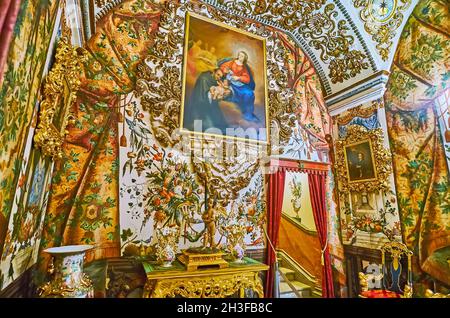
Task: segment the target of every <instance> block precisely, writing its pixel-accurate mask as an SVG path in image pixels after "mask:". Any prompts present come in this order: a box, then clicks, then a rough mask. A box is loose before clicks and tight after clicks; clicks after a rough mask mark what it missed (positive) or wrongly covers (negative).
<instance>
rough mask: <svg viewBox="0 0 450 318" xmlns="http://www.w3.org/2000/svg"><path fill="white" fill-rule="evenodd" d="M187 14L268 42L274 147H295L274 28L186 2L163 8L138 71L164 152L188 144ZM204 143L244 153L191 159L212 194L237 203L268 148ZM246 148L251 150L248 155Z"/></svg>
mask: <svg viewBox="0 0 450 318" xmlns="http://www.w3.org/2000/svg"><path fill="white" fill-rule="evenodd" d="M186 11H192V12H195V13H197V14H201V15H204V16H207V17H209V18H213V19H215V20H217V21H220V22H225V23H227V24H229V25H232V26H234V27H238V28H241V29H245V30H247V31H250V32H254V33H257V34H258V35H259V36H264V37H266V39H267V41H266V54H267V59H268V60H267V65H268V70H267V72H268V75H267V79H268V89H269V123H271V127H275V129H274V130H273V131H272V135H274V133H276V135H277V136H276V137H277V138H279V140H278V141H277V143H273V144H275V145H280V146H279V147H278V148H277V146H274V147H273V148H272V151H280V149H282V147H283V145H286V144H287V143H288V142H289V138H290V135H291V130H292V127H293V126H294V125H295V116H294V115H291V114H290V113H292V112H293V111H292V107H293V106H292V105H294V104H293V103H291V98H292V95H293V92H292V90H291V89H290V88H286V87H288V85H287V69H286V68H285V66H284V65H285V59H286V57H285V50H284V47H283V46H282V45H281V43H280V41H279V39H278V38H277V36H276V35H275V33H274V31H273V30H272V29H269V28H266V27H264V26H263V25H261V24H258V23H256V22H255V23H251V24H249V23H248V21H246V20H245V19H243V18H240V17H237V16H235V15H232V14H230V13H228V12H225V11H222V10H218V9H216V8H214V7H212V6H208V5H205V4H203V3H201V2H193V1H188V2H183V3H179V2H177V1H168V2H166V3H165V4H164V5H163V6H162V12H161V21H160V24H159V32H158V33H157V36H156V38H155V42H154V44H153V46H152V48H151V50H150V52H149V54H148V56H147V57H146V59H145V60H144V61H143V62H141V64H140V65H139V66H138V73H137V78H138V80H137V82H136V90H135V93H136V96H137V97H139V98H140V101H141V105H142V107H143V109H144V110H145V111H148V112H149V114H150V123H151V128H152V131H153V135H154V136H155V138H156V140H157V141H158V142H159V143H160V144H161V145H162V146H164V147H178V146H179V145H180V144H184V143H185V142H186V135H184V134H180V133H178V128H179V127H180V122H179V117H180V109H181V98H182V97H181V95H182V94H181V92H182V91H181V90H182V82H181V68H182V61H183V42H184V41H183V39H184V26H185V24H184V23H185V22H184V16H185V14H186ZM187 139H188V140H187V141H188V142H195V141H196V139H195V138H193V137H192V139H193V140H189V138H187ZM182 141H183V142H182ZM197 141H198V140H197ZM271 141H272V139H271ZM201 142H203V146H202V147H204V146H205V147H210V146H212V145H211V143H213V142H217V144H215V145H214V148H217V149H226V148H229V147H234V148H236V149H238V150H239V151H238V152H236V155H234V156H231V157H229V158H226V159H225V158H224V157H223V156H222V155H219V156H217V157H216V158H214V157H212V158H208V160H206V159H205V157H204V155H203V148H202V151H201V154H199V153H197V154H194V155H192V156H190V157H191V163H192V167H193V170H194V171H195V173H196V174H197V177H198V178H199V179H201V180H202V181H205V180H207V181H208V184H209V187H210V189H208V190H210V191H211V194H213V195H216V196H217V198H218V199H219V200H221V201H222V202H223V203H224V204H225V203H226V202H229V200H232V199H235V198H236V196H237V195H238V192H239V191H240V190H242V189H243V188H245V187H246V186H248V184H249V183H250V181H251V179H252V178H253V176H254V175H255V173H256V172H257V171H258V169H259V168H260V160H259V159H258V154H261V151H262V150H264V149H265V148H264V147H265V146H263V145H260V144H254V145H249V144H248V143H245V142H241V141H237V140H233V141H232V142H229V141H226V140H220V141H217V140H216V141H211V140H207V139H203V140H202V141H201ZM243 149H245V151H242V150H243ZM194 150H195V149H194ZM197 150H198V149H197ZM245 152H247V153H245ZM228 154H230V153H228ZM243 155H244V156H243Z"/></svg>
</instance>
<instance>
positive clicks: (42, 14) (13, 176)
mask: <svg viewBox="0 0 450 318" xmlns="http://www.w3.org/2000/svg"><path fill="white" fill-rule="evenodd" d="M58 8H59V1H46V2H42V1H21V2H20V8H19V14H18V17H17V21H16V24H15V26H14V33H13V36H12V39H11V43H10V46H9V53H8V55H7V59H6V64H5V68H4V72H3V75H4V78H3V82H2V85H1V87H0V101H1V105H0V144H1V145H2V147H1V149H0V170H1V180H0V252H1V259H2V268H1V275H0V276H1V278H0V288H2V287H3V288H4V287H5V284H6V283H7V282H10V281H11V279H13V278H16V277H18V275H20V274H21V273H22V272H23V271H24V270H26V269H27V268H28V267H29V266H30V265H32V264H33V262H34V260H35V257H36V255H35V254H34V253H33V249H34V244H36V243H37V239H38V237H39V236H40V232H41V231H40V225H41V221H42V214H41V213H39V212H40V211H39V209H37V207H38V206H40V204H41V203H42V201H41V199H42V196H41V194H42V193H44V189H43V188H44V187H45V185H44V183H45V182H44V181H45V180H44V179H45V173H46V171H47V168H48V166H46V164H45V163H44V162H42V161H40V160H39V159H38V157H37V156H38V155H37V154H34V155H33V156H32V157H30V147H31V139H30V136H32V132H33V130H34V127H35V124H36V110H37V100H38V97H39V88H40V84H41V80H42V74H43V72H44V68H45V64H46V60H47V58H48V55H49V53H48V51H49V45H50V41H51V39H52V34H53V31H54V26H55V21H56V18H57V12H58ZM27 166H30V168H27ZM27 173H28V174H29V175H27ZM36 173H37V174H36ZM41 173H42V175H41ZM33 179H34V180H35V182H36V187H34V188H33V189H31V188H28V185H30V182H31V180H33ZM38 180H41V182H38ZM42 182H44V183H42ZM41 186H42V187H41ZM25 187H27V188H28V191H27V192H26V193H25V192H24V191H23V190H24V188H25ZM16 196H17V197H16ZM24 196H25V197H24ZM15 198H16V199H15ZM31 206H34V207H35V208H34V210H33V211H31V210H29V209H27V208H26V207H31ZM8 225H9V226H8ZM6 243H7V244H6ZM17 253H18V254H17ZM19 254H20V255H22V256H23V257H24V259H23V260H19V259H16V260H15V261H17V264H18V267H17V268H15V269H14V265H13V264H12V262H13V260H12V259H9V258H8V260H9V261H8V262H5V259H6V258H7V257H12V256H13V255H19ZM18 258H19V257H18ZM10 262H11V263H10ZM15 264H16V263H15ZM7 265H8V267H7ZM6 276H8V277H6Z"/></svg>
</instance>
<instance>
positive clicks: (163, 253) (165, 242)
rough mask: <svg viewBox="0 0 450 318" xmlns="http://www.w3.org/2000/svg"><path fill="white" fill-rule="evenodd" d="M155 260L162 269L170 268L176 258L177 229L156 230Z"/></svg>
mask: <svg viewBox="0 0 450 318" xmlns="http://www.w3.org/2000/svg"><path fill="white" fill-rule="evenodd" d="M157 233H158V242H157V244H156V258H157V260H158V262H159V263H160V264H161V266H162V267H170V266H172V263H173V262H174V261H175V258H176V249H177V245H178V237H179V229H178V228H173V227H172V228H168V227H165V228H162V229H158V230H157Z"/></svg>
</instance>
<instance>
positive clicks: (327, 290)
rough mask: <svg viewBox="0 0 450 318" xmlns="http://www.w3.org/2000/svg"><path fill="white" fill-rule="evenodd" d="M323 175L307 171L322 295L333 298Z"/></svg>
mask: <svg viewBox="0 0 450 318" xmlns="http://www.w3.org/2000/svg"><path fill="white" fill-rule="evenodd" d="M325 178H326V176H325V175H322V174H311V173H308V181H309V192H310V195H311V206H312V209H313V215H314V223H315V224H316V228H317V233H318V237H319V241H320V246H321V248H322V270H323V275H322V297H324V298H334V288H333V276H332V269H331V259H330V251H329V248H328V228H327V224H328V221H327V208H326V189H325Z"/></svg>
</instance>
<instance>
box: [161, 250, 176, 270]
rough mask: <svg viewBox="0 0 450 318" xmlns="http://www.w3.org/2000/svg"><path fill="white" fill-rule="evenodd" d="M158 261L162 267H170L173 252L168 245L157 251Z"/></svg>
mask: <svg viewBox="0 0 450 318" xmlns="http://www.w3.org/2000/svg"><path fill="white" fill-rule="evenodd" d="M158 259H159V261H160V262H161V266H162V267H170V266H172V263H173V261H174V260H175V251H174V250H173V248H172V247H171V246H170V245H166V246H165V247H164V248H162V249H161V250H160V251H159V253H158Z"/></svg>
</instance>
